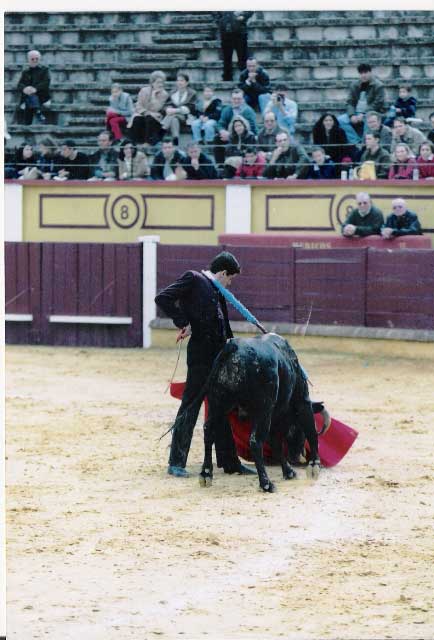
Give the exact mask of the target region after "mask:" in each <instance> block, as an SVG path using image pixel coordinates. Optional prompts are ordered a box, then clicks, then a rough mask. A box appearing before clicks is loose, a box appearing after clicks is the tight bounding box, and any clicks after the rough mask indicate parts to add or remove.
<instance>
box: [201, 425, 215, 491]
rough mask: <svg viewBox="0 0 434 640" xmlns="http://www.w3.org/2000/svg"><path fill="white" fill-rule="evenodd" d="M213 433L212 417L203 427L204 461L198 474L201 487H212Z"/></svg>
mask: <svg viewBox="0 0 434 640" xmlns="http://www.w3.org/2000/svg"><path fill="white" fill-rule="evenodd" d="M214 439H215V432H214V421H213V419H212V417H210V416H209V417H208V420H207V421H206V422H205V424H204V426H203V440H204V449H205V453H204V459H203V464H202V469H201V472H200V474H199V484H200V486H201V487H210V486H211V485H212V478H213V464H212V446H213V444H214Z"/></svg>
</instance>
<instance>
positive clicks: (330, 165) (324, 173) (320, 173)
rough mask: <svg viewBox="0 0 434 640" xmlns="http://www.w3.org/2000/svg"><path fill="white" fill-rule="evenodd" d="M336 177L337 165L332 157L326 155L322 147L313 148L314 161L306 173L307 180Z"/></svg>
mask: <svg viewBox="0 0 434 640" xmlns="http://www.w3.org/2000/svg"><path fill="white" fill-rule="evenodd" d="M334 178H336V167H335V164H334V162H333V160H332V159H331V158H329V157H328V156H326V153H325V151H324V149H323V148H322V147H314V148H313V149H312V163H311V164H310V166H309V171H308V173H307V175H306V179H307V180H333V179H334Z"/></svg>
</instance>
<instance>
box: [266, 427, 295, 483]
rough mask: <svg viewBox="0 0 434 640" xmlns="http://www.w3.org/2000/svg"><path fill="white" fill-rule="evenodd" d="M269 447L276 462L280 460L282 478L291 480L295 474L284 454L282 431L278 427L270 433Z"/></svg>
mask: <svg viewBox="0 0 434 640" xmlns="http://www.w3.org/2000/svg"><path fill="white" fill-rule="evenodd" d="M271 448H272V452H273V455H272V458H273V460H275V461H276V462H277V461H279V462H280V466H281V467H282V475H283V479H284V480H292V479H293V478H295V477H296V476H297V474H296V472H295V471H294V469H293V468H292V467H291V465H290V463H289V460H288V459H287V457H286V456H285V447H284V442H283V438H282V433H281V431H280V429H277V430H276V429H273V431H272V434H271Z"/></svg>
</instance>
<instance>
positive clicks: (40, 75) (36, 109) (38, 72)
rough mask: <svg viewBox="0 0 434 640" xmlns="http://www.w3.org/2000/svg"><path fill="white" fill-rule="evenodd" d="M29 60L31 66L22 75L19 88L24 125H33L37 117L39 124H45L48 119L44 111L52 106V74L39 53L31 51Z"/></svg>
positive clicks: (28, 55)
mask: <svg viewBox="0 0 434 640" xmlns="http://www.w3.org/2000/svg"><path fill="white" fill-rule="evenodd" d="M27 60H28V62H29V66H28V68H27V69H24V70H23V72H22V73H21V76H20V79H19V80H18V86H17V88H18V91H19V92H20V96H21V97H20V108H21V109H24V124H27V125H29V124H32V122H33V117H34V116H35V115H36V119H37V121H38V122H40V123H44V122H46V117H45V115H44V114H43V113H42V109H43V108H47V107H49V106H50V72H49V71H48V67H44V65H42V64H40V62H41V54H40V53H39V51H35V50H32V51H29V52H28V54H27Z"/></svg>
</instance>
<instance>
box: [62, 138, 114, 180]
mask: <svg viewBox="0 0 434 640" xmlns="http://www.w3.org/2000/svg"><path fill="white" fill-rule="evenodd" d="M104 133H105V132H104ZM56 168H57V174H56V175H55V176H54V180H87V179H88V177H89V158H88V157H87V155H86V154H85V153H83V152H82V151H77V149H76V144H75V142H74V140H71V139H70V138H69V139H67V140H65V141H64V142H63V143H62V144H61V145H60V156H59V159H58V164H57V167H56Z"/></svg>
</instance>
